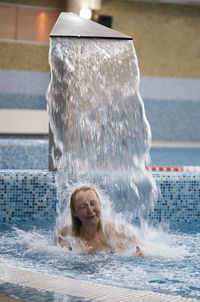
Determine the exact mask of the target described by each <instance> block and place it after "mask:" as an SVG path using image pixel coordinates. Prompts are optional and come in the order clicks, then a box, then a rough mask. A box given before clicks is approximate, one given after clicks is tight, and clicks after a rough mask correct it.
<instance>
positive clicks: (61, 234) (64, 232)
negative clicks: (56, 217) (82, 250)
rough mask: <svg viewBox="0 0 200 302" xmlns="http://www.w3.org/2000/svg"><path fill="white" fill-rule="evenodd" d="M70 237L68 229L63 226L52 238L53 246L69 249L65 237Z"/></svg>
mask: <svg viewBox="0 0 200 302" xmlns="http://www.w3.org/2000/svg"><path fill="white" fill-rule="evenodd" d="M69 235H70V227H69V226H68V225H64V226H63V227H62V228H61V229H60V230H59V231H58V234H56V235H55V237H54V245H58V244H59V245H60V246H61V247H70V243H69V240H68V239H67V236H69Z"/></svg>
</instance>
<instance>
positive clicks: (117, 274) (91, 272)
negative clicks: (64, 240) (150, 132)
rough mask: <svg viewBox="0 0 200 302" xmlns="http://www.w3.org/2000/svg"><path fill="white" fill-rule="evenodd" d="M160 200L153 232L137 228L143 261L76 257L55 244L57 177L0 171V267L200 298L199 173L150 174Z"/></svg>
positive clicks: (152, 217)
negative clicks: (143, 245) (142, 243)
mask: <svg viewBox="0 0 200 302" xmlns="http://www.w3.org/2000/svg"><path fill="white" fill-rule="evenodd" d="M153 175H154V178H155V179H156V182H157V184H158V185H159V186H160V190H161V195H160V197H159V200H158V201H157V202H155V204H154V209H153V211H152V212H151V213H150V217H149V219H150V226H147V225H146V224H144V225H142V227H141V228H139V229H138V227H137V224H134V225H135V229H136V231H137V232H139V234H140V236H141V237H143V239H144V241H145V242H146V243H147V246H148V251H149V253H150V256H149V257H147V258H145V259H136V258H133V257H132V256H131V255H130V254H129V253H125V254H123V255H118V254H109V253H96V254H95V253H94V254H92V255H85V254H82V255H80V254H79V253H70V252H67V251H65V250H64V249H61V248H59V247H54V246H53V245H52V242H53V237H54V232H55V223H56V189H55V178H54V177H55V174H54V173H51V172H47V171H46V172H45V171H37V170H32V171H31V170H29V171H24V170H21V171H20V170H6V171H5V170H1V171H0V184H1V186H0V187H1V192H0V195H1V212H0V219H1V221H4V223H3V224H1V233H0V241H1V253H0V255H1V256H0V262H1V263H7V264H11V265H14V266H18V267H24V268H29V269H31V270H33V271H40V272H48V273H50V274H53V275H58V276H66V277H72V278H75V279H82V280H87V281H92V282H95V283H100V284H101V283H102V284H111V285H119V286H124V287H128V288H129V287H130V288H134V289H142V290H151V291H156V292H162V293H168V294H171V295H174V294H181V295H183V296H186V297H195V298H199V297H200V295H199V292H200V271H199V267H200V254H199V251H200V245H199V244H200V240H199V239H200V237H199V236H200V233H199V227H200V225H199V218H200V198H199V196H200V195H199V194H200V174H198V173H185V174H184V173H172V172H171V173H170V172H169V173H166V172H162V173H154V174H153Z"/></svg>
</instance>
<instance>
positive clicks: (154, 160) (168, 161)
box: [150, 147, 200, 166]
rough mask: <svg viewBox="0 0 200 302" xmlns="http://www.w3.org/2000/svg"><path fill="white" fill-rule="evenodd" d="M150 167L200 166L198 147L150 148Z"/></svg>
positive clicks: (199, 149) (199, 150)
mask: <svg viewBox="0 0 200 302" xmlns="http://www.w3.org/2000/svg"><path fill="white" fill-rule="evenodd" d="M150 156H151V164H152V166H200V148H199V147H191V148H190V147H177V148H175V147H152V148H151V150H150Z"/></svg>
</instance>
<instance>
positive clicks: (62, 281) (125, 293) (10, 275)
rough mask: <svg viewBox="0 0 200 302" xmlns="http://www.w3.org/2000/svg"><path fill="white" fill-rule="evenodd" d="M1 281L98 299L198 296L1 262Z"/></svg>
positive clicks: (161, 301)
mask: <svg viewBox="0 0 200 302" xmlns="http://www.w3.org/2000/svg"><path fill="white" fill-rule="evenodd" d="M0 281H1V282H7V283H12V284H15V285H20V286H25V287H29V288H34V289H37V290H45V291H48V292H53V293H56V294H62V295H69V296H73V297H79V298H83V299H91V300H92V301H99V302H148V301H149V302H189V301H191V302H197V301H200V300H197V299H195V298H184V297H182V296H180V295H177V296H171V295H166V294H162V293H155V292H150V291H142V290H135V289H130V288H123V287H117V286H111V285H104V284H97V283H92V282H86V281H82V280H76V279H72V278H67V277H61V276H55V275H50V274H46V273H40V272H36V271H31V270H28V269H24V268H18V267H15V266H11V265H7V264H3V263H0Z"/></svg>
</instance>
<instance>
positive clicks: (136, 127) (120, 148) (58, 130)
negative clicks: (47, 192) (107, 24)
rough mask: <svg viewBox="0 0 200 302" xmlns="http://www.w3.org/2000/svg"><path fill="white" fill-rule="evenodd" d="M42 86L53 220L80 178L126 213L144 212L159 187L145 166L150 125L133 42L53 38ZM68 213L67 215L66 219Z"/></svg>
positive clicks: (61, 216) (62, 213)
mask: <svg viewBox="0 0 200 302" xmlns="http://www.w3.org/2000/svg"><path fill="white" fill-rule="evenodd" d="M49 61H50V67H51V80H50V84H49V88H48V92H47V99H48V113H49V122H50V128H51V131H52V133H53V139H54V146H52V149H51V156H52V161H53V165H54V167H55V168H56V170H57V171H58V172H57V191H58V200H59V204H58V225H59V226H60V225H62V224H63V223H64V222H66V219H67V207H68V204H67V200H69V196H70V194H71V192H72V189H73V188H74V187H76V186H77V185H79V184H92V185H95V186H96V187H97V188H98V189H99V190H100V191H101V193H102V194H103V195H104V198H103V200H104V201H105V202H104V204H107V205H108V204H109V203H110V202H109V200H112V207H113V209H114V210H115V211H116V212H123V213H124V216H126V220H127V219H128V221H131V219H133V218H135V217H136V216H143V217H144V216H145V215H146V216H148V211H149V210H150V209H151V207H152V204H153V200H155V199H156V196H157V187H156V184H155V182H154V180H153V177H152V175H151V174H150V173H149V172H147V171H146V169H145V166H146V165H147V164H148V163H149V149H150V145H151V132H150V127H149V124H148V122H147V119H146V116H145V111H144V105H143V102H142V99H141V97H140V94H139V69H138V64H137V57H136V53H135V50H134V46H133V42H132V41H127V40H122V41H120V40H112V39H111V40H109V39H105V40H104V39H76V38H73V39H63V38H51V42H50V52H49ZM68 219H69V218H68Z"/></svg>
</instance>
